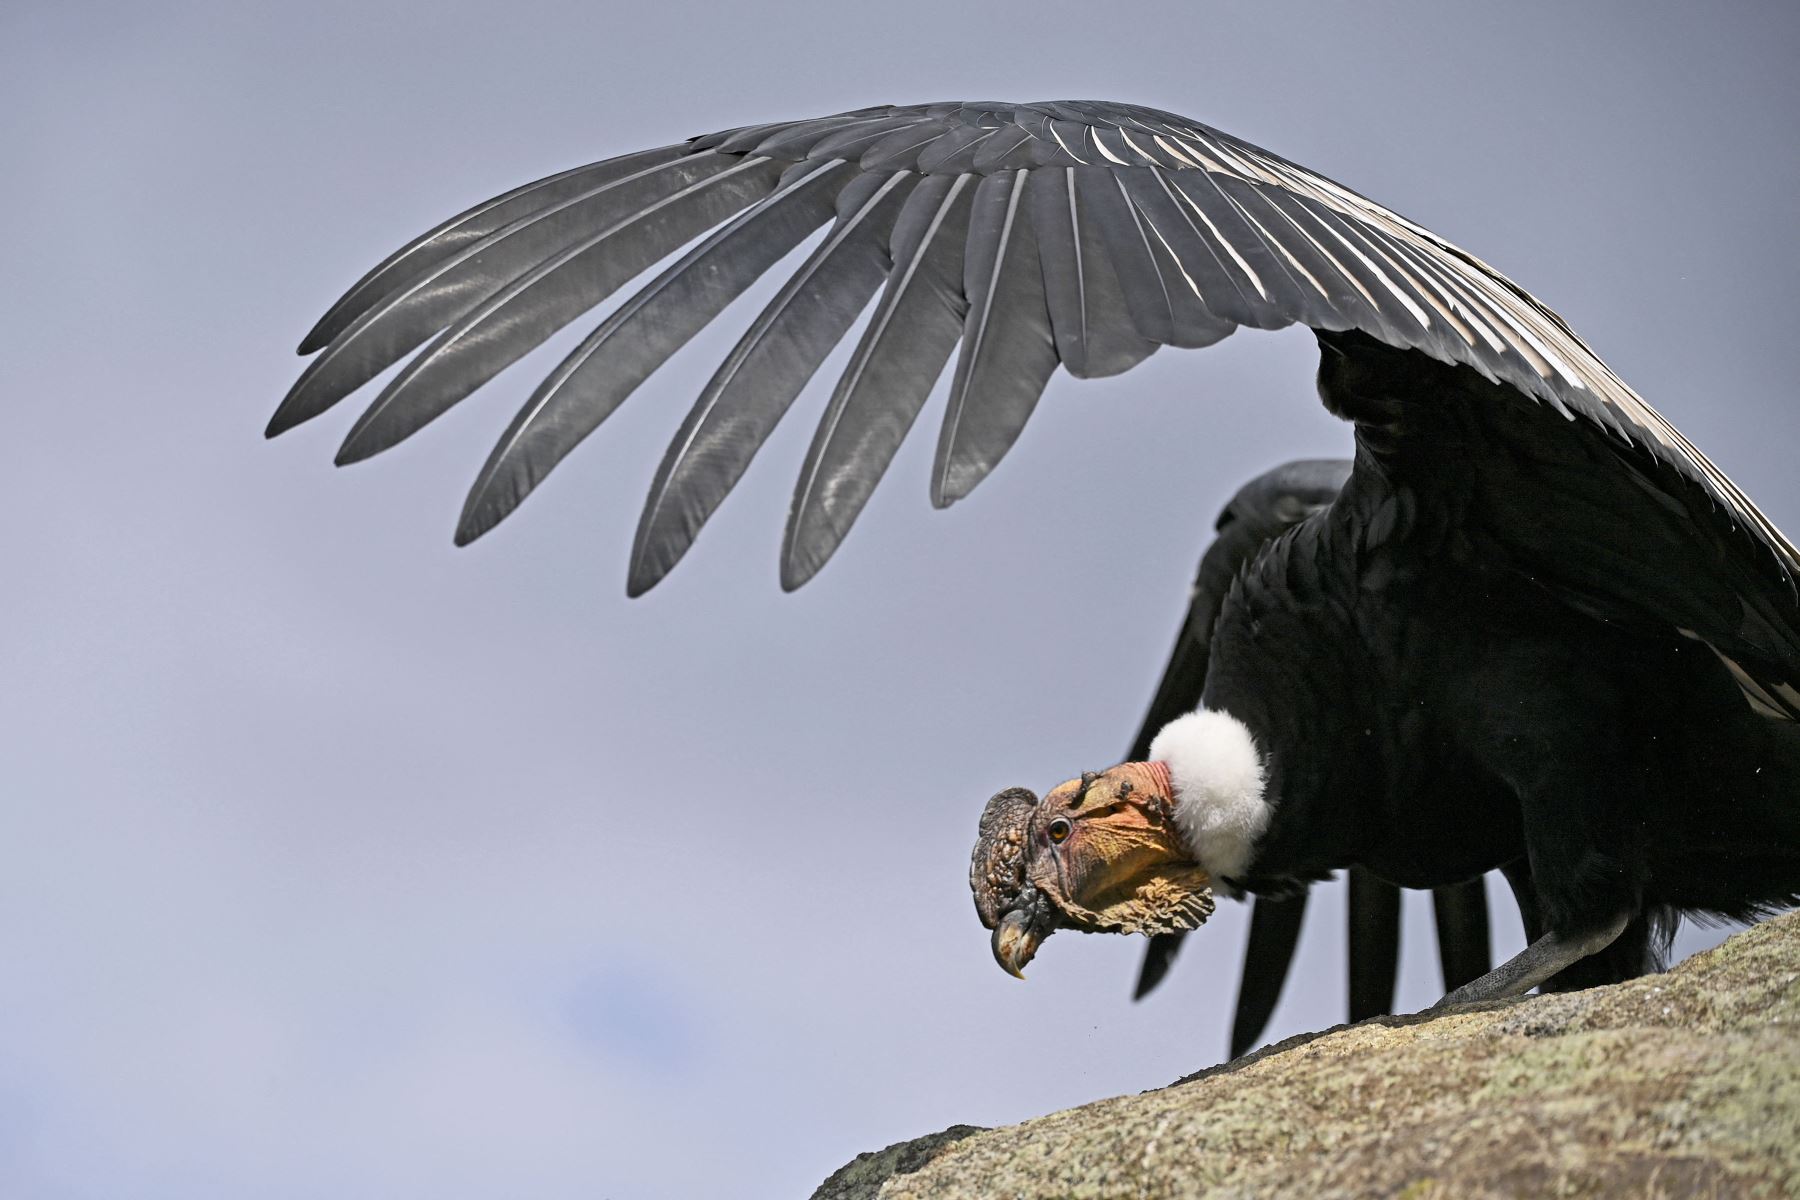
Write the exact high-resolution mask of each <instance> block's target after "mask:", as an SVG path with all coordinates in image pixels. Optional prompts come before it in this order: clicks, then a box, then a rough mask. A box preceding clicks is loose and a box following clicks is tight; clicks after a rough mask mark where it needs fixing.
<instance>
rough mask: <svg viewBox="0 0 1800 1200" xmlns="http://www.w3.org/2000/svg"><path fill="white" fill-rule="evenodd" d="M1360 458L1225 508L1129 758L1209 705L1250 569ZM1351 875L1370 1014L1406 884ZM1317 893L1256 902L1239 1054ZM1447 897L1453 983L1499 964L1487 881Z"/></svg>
mask: <svg viewBox="0 0 1800 1200" xmlns="http://www.w3.org/2000/svg"><path fill="white" fill-rule="evenodd" d="M1350 467H1351V464H1350V461H1349V460H1348V459H1303V460H1300V461H1296V462H1290V463H1284V464H1282V465H1281V466H1279V467H1276V468H1274V469H1273V470H1270V471H1265V472H1264V473H1263V474H1261V475H1259V476H1257V477H1256V478H1255V479H1253V480H1251V481H1250V482H1249V483H1246V484H1245V485H1244V486H1243V487H1241V488H1239V489H1238V491H1237V494H1236V495H1234V496H1233V497H1232V498H1231V500H1230V502H1229V503H1227V504H1226V505H1225V507H1224V508H1223V509H1222V510H1221V511H1220V513H1219V516H1218V519H1217V520H1216V521H1215V522H1214V525H1213V527H1214V529H1215V530H1216V531H1217V534H1218V536H1217V537H1215V538H1214V539H1213V542H1212V544H1211V545H1209V546H1208V547H1207V548H1206V552H1205V553H1204V554H1203V555H1202V556H1201V558H1200V567H1199V570H1198V571H1197V572H1196V574H1195V576H1194V586H1193V590H1192V592H1191V593H1190V596H1189V601H1188V611H1187V616H1186V618H1185V619H1184V620H1183V622H1182V626H1181V630H1180V632H1179V633H1178V634H1177V635H1176V639H1175V646H1174V649H1173V650H1172V651H1171V652H1170V654H1169V663H1168V666H1167V667H1165V668H1164V670H1163V676H1162V679H1161V681H1160V682H1159V683H1158V684H1157V688H1156V694H1155V696H1154V698H1153V699H1152V700H1151V702H1150V709H1149V712H1148V713H1146V714H1145V717H1144V721H1143V724H1142V726H1141V727H1140V728H1139V729H1138V733H1137V736H1136V738H1134V739H1133V740H1132V744H1131V749H1130V750H1129V751H1128V752H1127V754H1126V756H1125V758H1126V761H1129V762H1135V761H1138V760H1141V759H1143V758H1145V757H1147V756H1148V755H1149V753H1150V741H1151V739H1152V738H1154V737H1155V736H1156V734H1157V731H1158V730H1160V729H1161V728H1162V727H1163V726H1164V725H1166V724H1168V722H1170V721H1172V720H1174V719H1175V718H1176V717H1178V716H1181V715H1182V714H1183V713H1187V712H1191V711H1193V709H1194V708H1195V707H1196V706H1197V705H1198V704H1199V703H1200V696H1201V693H1202V691H1204V689H1205V687H1206V667H1207V663H1208V661H1209V659H1210V657H1211V656H1210V649H1211V643H1212V631H1213V624H1214V622H1215V621H1217V619H1218V616H1219V609H1220V608H1221V607H1222V606H1223V605H1224V603H1225V596H1226V593H1227V592H1229V591H1230V589H1231V585H1232V582H1233V581H1234V580H1235V579H1236V578H1237V576H1238V572H1239V571H1241V570H1242V569H1243V567H1244V565H1245V564H1246V563H1248V562H1249V561H1250V560H1251V559H1252V558H1254V557H1255V556H1256V553H1257V551H1259V550H1260V549H1262V547H1263V546H1264V545H1266V544H1267V543H1268V542H1269V541H1270V540H1271V539H1272V538H1275V537H1277V536H1279V535H1280V534H1281V533H1282V532H1283V531H1284V530H1287V529H1291V528H1293V527H1294V526H1295V525H1297V524H1299V523H1300V522H1301V521H1304V520H1306V519H1307V518H1308V517H1310V516H1312V515H1313V514H1314V513H1317V512H1321V511H1323V510H1324V509H1325V508H1327V507H1329V506H1330V504H1331V502H1332V501H1333V500H1335V499H1336V498H1337V495H1338V492H1339V491H1340V490H1341V489H1342V488H1343V486H1344V481H1345V480H1346V479H1348V478H1349V477H1350ZM1349 875H1350V888H1349V928H1348V938H1349V943H1350V955H1349V964H1350V965H1349V969H1350V980H1349V1001H1350V1004H1349V1014H1350V1019H1351V1020H1352V1021H1358V1020H1361V1019H1363V1018H1364V1017H1368V1016H1375V1015H1377V1014H1380V1013H1386V1012H1389V1011H1391V1010H1392V1008H1393V997H1394V981H1395V969H1396V964H1397V962H1398V957H1399V950H1400V920H1399V915H1400V909H1399V905H1400V891H1399V889H1398V888H1397V887H1395V886H1394V885H1393V884H1391V883H1388V882H1387V881H1385V880H1382V879H1379V878H1377V877H1376V876H1374V875H1372V874H1370V873H1369V872H1367V871H1364V870H1362V869H1361V868H1358V867H1352V868H1351V869H1350V871H1349ZM1306 896H1307V893H1306V891H1305V890H1301V891H1299V892H1297V893H1295V894H1293V895H1290V896H1280V897H1277V896H1256V897H1253V898H1252V900H1251V903H1252V905H1253V910H1252V912H1251V917H1250V934H1249V939H1248V941H1247V942H1246V944H1245V947H1244V967H1243V973H1242V975H1241V977H1240V980H1239V984H1238V998H1237V1008H1236V1011H1235V1014H1234V1016H1233V1018H1232V1026H1231V1056H1232V1057H1233V1058H1236V1057H1237V1056H1238V1055H1240V1054H1242V1053H1244V1051H1246V1050H1248V1049H1249V1048H1250V1047H1251V1046H1253V1045H1255V1044H1256V1042H1257V1039H1259V1038H1260V1037H1261V1036H1262V1032H1263V1030H1264V1029H1265V1028H1266V1027H1267V1026H1268V1022H1269V1017H1270V1015H1271V1014H1273V1013H1274V1011H1275V1005H1276V1004H1277V1002H1278V1001H1279V1000H1280V999H1281V991H1282V986H1283V984H1284V983H1285V982H1286V980H1287V974H1288V969H1289V967H1290V966H1291V965H1292V964H1293V959H1294V954H1295V951H1296V949H1297V947H1298V944H1299V940H1300V928H1301V919H1302V917H1303V915H1304V913H1305V911H1306ZM1435 899H1436V912H1437V932H1438V945H1439V955H1440V958H1441V961H1442V964H1443V967H1444V972H1445V979H1446V983H1445V988H1446V990H1449V989H1452V988H1455V987H1459V986H1461V985H1462V984H1463V983H1466V982H1468V980H1470V979H1473V978H1475V977H1476V976H1477V975H1480V974H1483V973H1484V972H1486V970H1487V969H1488V966H1489V963H1488V954H1489V951H1488V929H1487V905H1486V901H1485V898H1484V896H1483V895H1482V891H1481V883H1480V881H1479V880H1476V881H1474V885H1473V887H1472V888H1471V887H1469V886H1467V885H1458V886H1456V887H1450V888H1440V889H1438V891H1437V893H1436V897H1435ZM1184 936H1185V935H1184V934H1180V933H1163V934H1157V935H1156V936H1154V937H1152V938H1151V939H1150V941H1149V944H1148V945H1146V946H1145V948H1144V959H1143V965H1142V966H1141V967H1140V969H1139V972H1138V980H1137V987H1136V990H1135V991H1134V992H1133V998H1134V999H1142V998H1143V997H1144V996H1146V995H1148V994H1149V993H1150V991H1151V990H1152V989H1154V988H1155V987H1156V986H1157V985H1158V984H1159V983H1161V982H1162V980H1163V978H1164V977H1165V976H1166V975H1167V974H1168V971H1169V968H1170V966H1171V965H1172V964H1173V962H1174V960H1175V956H1176V955H1177V954H1178V953H1179V952H1180V949H1181V941H1182V938H1183V937H1184ZM1451 980H1454V982H1451Z"/></svg>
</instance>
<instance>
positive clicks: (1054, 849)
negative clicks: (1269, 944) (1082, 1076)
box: [969, 711, 1269, 978]
mask: <svg viewBox="0 0 1800 1200" xmlns="http://www.w3.org/2000/svg"><path fill="white" fill-rule="evenodd" d="M1151 758H1152V761H1150V762H1137V763H1123V764H1121V765H1119V766H1116V767H1113V768H1111V769H1109V770H1106V771H1099V772H1089V773H1087V774H1084V775H1082V776H1081V777H1080V778H1078V779H1071V780H1069V781H1068V782H1066V783H1063V784H1060V785H1058V786H1057V787H1055V788H1053V789H1051V791H1050V792H1049V793H1048V794H1047V795H1045V796H1044V798H1043V799H1042V800H1039V799H1038V798H1037V797H1036V796H1035V795H1033V794H1032V793H1031V792H1029V791H1027V790H1026V789H1024V788H1009V789H1007V790H1006V791H1003V792H1001V793H1000V794H999V795H997V796H995V797H993V799H991V800H989V801H988V803H987V808H986V809H985V810H984V811H983V812H982V814H981V826H980V832H979V834H978V835H977V837H976V841H975V852H974V855H973V857H972V858H971V860H970V863H969V888H970V890H971V891H973V892H974V894H975V911H976V912H977V913H979V914H980V916H981V923H982V924H983V925H984V926H986V927H987V928H989V929H991V930H993V931H994V936H993V949H994V960H995V961H996V962H998V963H999V964H1000V966H1001V967H1002V968H1004V969H1005V970H1006V971H1007V973H1009V974H1011V975H1017V976H1019V977H1020V978H1023V977H1024V976H1023V973H1022V972H1023V969H1024V966H1025V964H1026V963H1028V962H1030V961H1031V958H1032V956H1033V955H1034V954H1036V953H1037V949H1038V947H1039V946H1040V945H1042V944H1043V941H1044V939H1045V938H1047V937H1049V936H1050V935H1051V934H1052V933H1054V932H1056V931H1057V930H1058V929H1079V930H1081V931H1082V932H1084V933H1143V934H1156V933H1175V932H1179V931H1184V930H1191V929H1197V928H1199V927H1200V926H1201V925H1202V924H1204V923H1205V921H1206V919H1207V917H1209V916H1211V915H1212V911H1213V895H1212V882H1213V878H1214V876H1215V874H1216V875H1218V876H1219V877H1221V878H1225V879H1228V878H1229V877H1231V876H1233V875H1236V874H1238V873H1239V872H1241V871H1242V869H1243V868H1244V867H1245V866H1246V865H1247V864H1248V863H1249V861H1250V859H1251V858H1252V857H1253V856H1254V846H1255V842H1256V840H1257V839H1258V838H1259V837H1260V835H1261V834H1262V832H1263V830H1264V828H1266V826H1267V824H1268V819H1269V808H1268V805H1267V804H1266V803H1265V801H1264V799H1263V763H1262V757H1261V755H1260V754H1259V753H1258V751H1257V749H1256V746H1255V743H1254V742H1253V741H1252V740H1251V738H1250V735H1249V731H1248V730H1247V729H1245V727H1244V726H1243V724H1242V723H1241V722H1239V721H1237V720H1236V719H1235V718H1233V717H1231V716H1229V715H1227V714H1225V713H1216V712H1205V711H1202V712H1197V713H1191V714H1189V715H1188V716H1185V717H1182V718H1180V719H1179V720H1176V721H1173V722H1170V724H1169V725H1168V726H1167V727H1165V728H1164V730H1163V731H1162V733H1160V734H1159V735H1158V736H1157V738H1156V740H1155V741H1153V742H1152V743H1151ZM1209 865H1210V866H1211V868H1212V870H1211V871H1210V872H1209V870H1208V869H1207V868H1208V866H1209Z"/></svg>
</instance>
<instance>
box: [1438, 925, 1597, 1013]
mask: <svg viewBox="0 0 1800 1200" xmlns="http://www.w3.org/2000/svg"><path fill="white" fill-rule="evenodd" d="M1630 921H1631V914H1630V913H1619V914H1618V915H1617V916H1614V917H1612V918H1610V919H1608V920H1607V921H1605V922H1604V923H1602V924H1600V925H1596V926H1595V927H1594V928H1592V929H1590V930H1587V931H1584V932H1581V933H1558V932H1557V931H1555V930H1551V931H1550V932H1549V933H1546V934H1545V935H1544V936H1543V937H1541V938H1539V939H1538V940H1537V941H1535V942H1533V943H1531V945H1529V946H1527V947H1525V949H1523V950H1521V951H1519V953H1517V954H1515V955H1514V956H1513V957H1511V958H1509V959H1507V960H1506V961H1505V962H1503V963H1501V964H1500V965H1499V966H1497V967H1495V968H1494V969H1493V970H1491V971H1489V972H1488V973H1487V974H1486V975H1483V976H1482V977H1481V978H1479V979H1474V980H1470V981H1469V982H1468V983H1465V984H1463V985H1462V986H1461V987H1459V988H1457V989H1456V990H1455V991H1453V992H1451V993H1450V994H1449V995H1448V996H1445V997H1444V998H1443V999H1442V1000H1439V1001H1438V1002H1437V1003H1436V1004H1434V1005H1432V1006H1431V1011H1432V1012H1436V1011H1438V1010H1439V1009H1444V1008H1454V1007H1456V1006H1457V1005H1459V1004H1473V1003H1475V1002H1476V1001H1477V1000H1499V999H1503V998H1505V997H1508V996H1523V995H1524V994H1525V993H1526V992H1529V991H1530V990H1531V989H1532V988H1534V987H1536V986H1537V985H1538V984H1540V983H1542V982H1544V980H1546V979H1548V978H1550V977H1551V976H1552V975H1554V974H1556V973H1557V972H1558V971H1560V970H1562V969H1563V968H1564V967H1566V966H1568V965H1569V964H1570V963H1573V962H1579V961H1580V960H1582V959H1584V958H1586V957H1587V956H1588V955H1590V954H1598V953H1599V952H1600V951H1602V950H1604V949H1606V948H1607V947H1608V946H1610V945H1612V944H1613V942H1614V941H1616V940H1617V939H1618V936H1619V934H1620V933H1622V932H1623V931H1624V929H1625V926H1626V925H1627V924H1629V923H1630Z"/></svg>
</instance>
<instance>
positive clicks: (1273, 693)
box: [1202, 481, 1387, 895]
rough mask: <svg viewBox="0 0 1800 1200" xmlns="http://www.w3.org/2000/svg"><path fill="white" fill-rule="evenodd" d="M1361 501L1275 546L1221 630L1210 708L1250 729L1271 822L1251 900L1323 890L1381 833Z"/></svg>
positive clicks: (1251, 572) (1236, 597)
mask: <svg viewBox="0 0 1800 1200" xmlns="http://www.w3.org/2000/svg"><path fill="white" fill-rule="evenodd" d="M1354 490H1355V483H1354V481H1353V482H1352V483H1351V485H1350V486H1349V487H1347V488H1346V492H1345V496H1344V497H1343V498H1342V499H1341V500H1340V502H1339V505H1338V506H1337V507H1336V508H1334V509H1333V510H1330V511H1327V512H1325V513H1321V514H1319V515H1318V516H1316V517H1314V518H1312V519H1311V520H1308V521H1306V522H1303V523H1302V524H1300V525H1298V526H1296V527H1294V528H1293V529H1292V530H1290V531H1288V533H1286V534H1284V535H1283V536H1282V537H1280V538H1279V539H1277V540H1276V541H1275V542H1273V543H1271V544H1270V545H1269V547H1268V548H1267V549H1266V550H1265V551H1264V552H1263V553H1262V554H1261V555H1260V556H1259V557H1258V558H1257V560H1256V561H1255V563H1254V564H1252V566H1251V567H1250V568H1249V569H1248V570H1247V571H1246V572H1245V574H1244V576H1243V577H1241V578H1240V579H1239V580H1238V582H1237V583H1236V585H1235V586H1234V587H1233V588H1232V590H1231V593H1230V594H1229V596H1228V597H1227V599H1226V602H1225V605H1224V607H1223V608H1222V610H1221V611H1220V614H1219V619H1218V623H1217V625H1216V626H1215V627H1214V631H1213V641H1212V658H1211V663H1210V665H1209V669H1208V672H1207V679H1206V691H1205V695H1204V697H1203V701H1202V703H1203V706H1204V707H1205V708H1207V709H1210V710H1213V711H1215V712H1218V711H1222V712H1226V713H1229V714H1231V715H1232V716H1233V717H1236V718H1237V719H1238V720H1239V721H1241V722H1243V723H1244V725H1246V726H1247V727H1248V728H1249V730H1250V733H1251V735H1252V737H1254V739H1255V741H1256V746H1257V749H1258V751H1259V752H1260V755H1261V758H1262V765H1263V776H1264V785H1263V799H1264V801H1265V802H1266V803H1267V804H1268V805H1269V807H1270V810H1271V811H1270V814H1269V818H1268V824H1267V827H1266V828H1265V829H1264V830H1263V832H1262V834H1261V835H1260V836H1259V837H1258V838H1257V839H1256V842H1255V845H1254V850H1253V853H1252V854H1251V855H1250V856H1249V862H1248V864H1247V867H1246V868H1245V870H1244V872H1243V873H1242V874H1241V875H1240V876H1239V877H1237V878H1235V879H1227V880H1226V881H1225V882H1226V883H1228V884H1230V885H1231V886H1233V887H1235V888H1238V889H1240V890H1245V891H1252V892H1258V893H1265V894H1275V895H1280V894H1283V893H1286V892H1289V891H1292V890H1295V889H1296V888H1297V887H1299V886H1303V885H1305V884H1306V883H1309V882H1312V881H1314V880H1317V879H1322V878H1324V877H1326V876H1327V875H1328V874H1329V873H1330V872H1331V871H1333V870H1336V869H1339V868H1342V867H1345V866H1348V865H1350V864H1351V863H1353V862H1356V861H1358V860H1359V858H1360V856H1361V853H1362V850H1363V847H1365V846H1366V845H1368V844H1369V841H1370V839H1371V838H1372V837H1373V836H1374V835H1375V833H1376V830H1375V828H1374V826H1375V823H1376V822H1377V820H1378V819H1379V816H1378V812H1379V801H1378V797H1379V795H1380V792H1379V788H1380V787H1381V786H1382V777H1383V775H1384V770H1383V763H1384V761H1385V760H1386V758H1387V747H1386V745H1385V744H1384V743H1385V742H1386V735H1385V732H1384V731H1385V728H1386V726H1387V722H1386V721H1385V720H1383V719H1382V714H1380V713H1379V712H1377V711H1374V710H1373V708H1372V707H1371V705H1372V698H1373V697H1374V696H1375V695H1378V694H1380V692H1381V685H1380V682H1379V680H1378V679H1377V678H1375V676H1374V675H1373V671H1374V670H1375V664H1373V663H1372V662H1370V661H1368V656H1367V655H1366V654H1364V653H1363V652H1362V650H1361V645H1362V640H1361V638H1360V637H1359V636H1358V633H1357V628H1356V621H1357V587H1356V578H1357V572H1356V561H1357V555H1356V552H1355V548H1354V546H1351V545H1347V544H1346V543H1347V542H1348V539H1350V538H1352V537H1354V536H1355V535H1354V529H1355V526H1356V520H1355V519H1354V516H1353V513H1354V509H1355V506H1356V505H1358V504H1359V503H1361V498H1360V497H1359V496H1356V495H1353V494H1352V493H1353V492H1354ZM1329 699H1335V701H1336V703H1328V702H1327V701H1328V700H1329Z"/></svg>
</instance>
